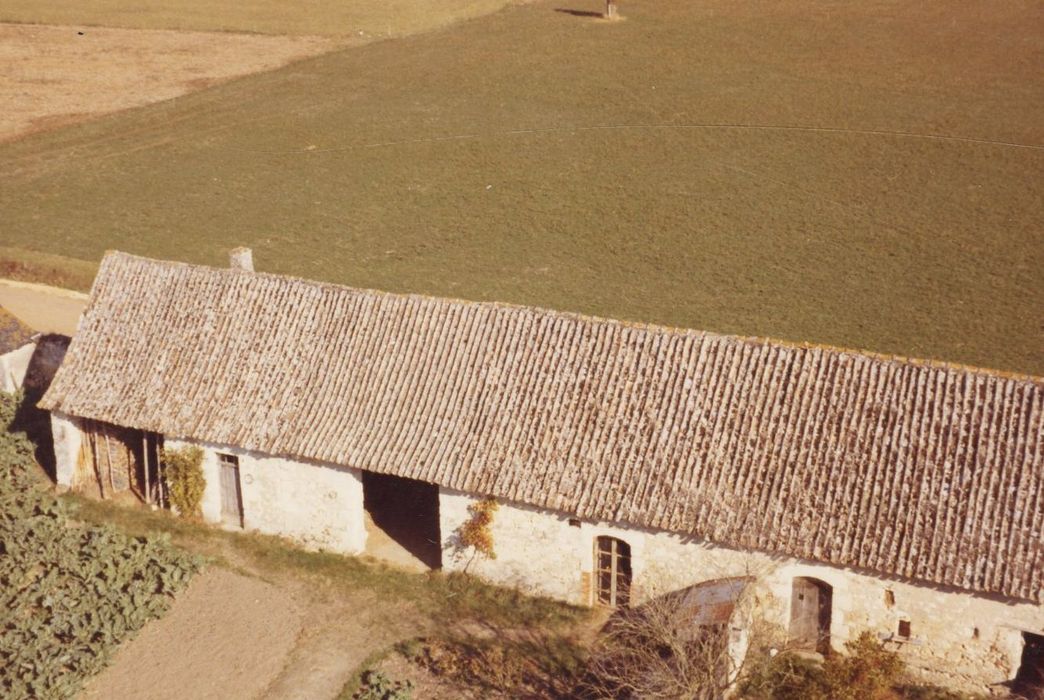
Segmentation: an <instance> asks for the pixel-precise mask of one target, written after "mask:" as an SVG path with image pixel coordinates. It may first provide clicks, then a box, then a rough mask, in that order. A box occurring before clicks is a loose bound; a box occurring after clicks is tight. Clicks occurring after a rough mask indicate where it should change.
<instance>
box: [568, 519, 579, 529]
mask: <svg viewBox="0 0 1044 700" xmlns="http://www.w3.org/2000/svg"><path fill="white" fill-rule="evenodd" d="M569 527H580V518H570V519H569Z"/></svg>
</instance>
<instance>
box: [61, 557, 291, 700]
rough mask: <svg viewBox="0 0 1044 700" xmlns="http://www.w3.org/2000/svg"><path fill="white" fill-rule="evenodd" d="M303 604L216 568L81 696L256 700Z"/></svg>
mask: <svg viewBox="0 0 1044 700" xmlns="http://www.w3.org/2000/svg"><path fill="white" fill-rule="evenodd" d="M304 617H305V613H304V610H302V605H301V604H300V602H299V601H297V600H295V599H294V597H293V596H292V595H288V594H287V591H286V590H284V589H281V588H278V587H276V586H273V585H272V584H269V583H265V582H263V581H261V580H259V579H255V578H250V577H247V576H241V575H239V574H234V573H232V572H230V571H227V570H225V569H220V568H211V569H210V570H208V571H207V572H205V573H203V574H202V575H200V576H199V577H197V578H196V579H195V580H194V581H193V582H192V584H191V585H190V586H189V588H188V590H187V591H185V592H184V593H183V594H182V595H181V596H180V597H179V598H178V599H177V600H176V601H175V603H174V606H173V607H172V608H171V610H170V612H168V613H167V615H166V616H165V617H163V618H161V619H160V620H157V621H155V622H153V623H151V624H149V625H147V626H146V627H145V629H143V630H142V631H141V633H140V634H139V635H138V636H137V637H135V638H134V639H133V640H132V641H131V642H130V643H128V644H125V645H124V646H122V647H121V648H120V649H119V650H118V651H117V652H116V656H115V658H114V660H113V663H112V665H111V666H109V667H108V668H107V669H105V670H104V671H102V672H101V673H100V674H99V675H97V676H95V677H94V678H93V679H91V681H90V682H89V683H88V684H87V687H86V688H85V689H84V692H83V694H82V697H83V698H152V699H154V700H167V699H169V700H185V698H233V697H235V698H257V697H261V696H262V693H263V691H264V690H265V688H266V687H267V686H268V684H269V683H270V682H271V681H272V680H273V679H274V678H275V677H276V675H278V673H279V671H280V669H281V668H282V667H283V665H284V662H285V659H286V658H287V656H288V655H289V654H290V652H291V651H292V649H293V647H294V645H295V643H296V640H297V638H298V636H299V635H300V634H301V631H302V629H303V627H304Z"/></svg>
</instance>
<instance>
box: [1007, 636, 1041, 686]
mask: <svg viewBox="0 0 1044 700" xmlns="http://www.w3.org/2000/svg"><path fill="white" fill-rule="evenodd" d="M1022 640H1023V647H1022V662H1021V663H1020V664H1019V671H1018V673H1017V674H1015V680H1014V681H1013V682H1012V684H1011V686H1012V687H1011V689H1012V690H1013V691H1014V692H1015V694H1016V696H1018V697H1026V698H1039V697H1044V635H1039V634H1033V633H1032V632H1023V633H1022Z"/></svg>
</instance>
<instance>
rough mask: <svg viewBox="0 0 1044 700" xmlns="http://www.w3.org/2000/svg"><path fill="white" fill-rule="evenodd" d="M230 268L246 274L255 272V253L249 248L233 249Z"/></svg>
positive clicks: (230, 255) (230, 256) (229, 261)
mask: <svg viewBox="0 0 1044 700" xmlns="http://www.w3.org/2000/svg"><path fill="white" fill-rule="evenodd" d="M228 263H229V267H231V268H232V269H233V270H243V271H245V272H253V271H254V251H252V250H250V249H249V248H233V249H232V250H231V251H229V254H228Z"/></svg>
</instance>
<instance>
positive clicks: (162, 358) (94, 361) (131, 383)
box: [42, 251, 1044, 690]
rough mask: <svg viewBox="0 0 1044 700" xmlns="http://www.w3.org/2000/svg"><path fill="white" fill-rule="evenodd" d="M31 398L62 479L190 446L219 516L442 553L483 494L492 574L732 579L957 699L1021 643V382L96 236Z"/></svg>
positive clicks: (1036, 550) (1033, 627)
mask: <svg viewBox="0 0 1044 700" xmlns="http://www.w3.org/2000/svg"><path fill="white" fill-rule="evenodd" d="M236 261H238V262H236ZM42 405H43V406H44V407H45V408H47V409H49V410H51V411H52V421H53V430H54V437H55V452H56V455H55V456H56V462H57V475H58V481H59V484H60V486H62V487H66V488H95V487H97V486H98V483H101V489H102V491H103V492H104V490H105V489H106V488H108V489H116V490H118V489H119V488H120V484H121V483H122V484H123V487H124V488H135V490H137V491H139V495H141V496H143V498H145V499H146V500H153V499H155V498H158V497H160V495H161V490H162V489H161V488H159V487H158V486H157V481H158V476H159V473H158V471H157V467H156V460H157V457H158V447H159V446H160V445H161V444H162V445H164V446H165V448H166V449H171V448H174V447H177V446H180V445H186V444H192V445H197V446H200V447H201V448H202V449H203V451H204V455H205V459H204V473H205V476H206V480H207V487H206V493H205V496H204V502H203V515H204V517H205V519H206V520H208V521H211V522H214V523H222V524H223V525H224V526H225V527H230V528H244V529H247V530H257V531H261V532H265V533H273V534H278V535H283V536H286V537H289V538H292V539H294V540H296V541H298V542H299V543H301V544H303V545H305V546H308V547H312V548H319V549H324V550H331V551H336V552H343V553H345V554H355V553H361V552H365V551H367V546H368V542H367V538H368V527H367V520H368V519H371V520H372V521H373V522H375V523H376V524H377V525H378V526H379V527H380V529H381V531H382V533H383V534H384V535H385V536H390V537H392V538H394V539H396V540H398V541H400V542H401V543H402V544H403V546H405V547H407V548H408V549H410V550H411V551H412V552H413V553H414V554H415V556H416V557H417V558H418V559H420V560H422V561H424V562H425V563H426V564H427V565H428V566H431V567H441V568H444V569H449V570H452V569H459V568H461V567H463V566H464V564H465V563H466V562H467V561H468V560H469V559H471V557H470V555H468V553H467V552H464V553H463V554H464V556H461V552H459V551H457V550H458V549H459V547H458V546H457V545H459V543H458V542H457V540H456V537H457V532H458V529H459V528H460V526H461V525H462V524H463V523H464V522H465V521H467V520H468V519H469V517H470V513H469V507H471V506H474V505H475V504H476V503H478V502H480V501H482V500H485V499H495V501H496V502H497V503H498V504H499V508H498V510H497V511H496V512H495V514H494V519H493V524H492V532H493V537H494V542H495V549H496V558H495V559H486V558H483V557H476V558H475V559H474V562H473V563H472V564H471V568H470V571H473V572H474V573H476V574H478V575H479V576H482V577H484V578H486V579H488V580H490V581H494V582H498V583H503V584H507V585H512V586H519V587H521V588H523V589H525V590H527V591H530V592H534V593H541V594H545V595H548V596H553V597H555V598H559V599H562V600H566V601H570V602H572V603H576V604H580V605H593V604H605V605H623V604H628V603H636V602H640V601H642V600H645V599H647V598H649V597H650V596H656V595H660V594H663V593H667V592H671V591H677V590H680V589H684V588H686V587H690V586H693V585H695V584H701V583H704V582H707V581H711V580H714V579H725V578H729V577H733V578H734V577H748V579H754V580H756V581H757V585H758V586H760V587H761V590H763V591H764V593H765V595H763V596H760V597H759V599H760V600H761V607H760V611H759V615H761V617H762V618H763V619H764V620H766V621H768V622H770V623H771V624H773V625H775V626H776V627H777V628H778V629H781V630H783V631H784V632H785V633H786V634H787V635H789V638H790V640H791V643H792V644H794V645H797V646H808V647H819V648H822V647H823V646H824V645H831V646H833V647H834V648H841V647H842V644H843V642H844V641H846V640H848V639H851V638H853V637H854V636H855V635H857V634H859V633H860V632H861V631H863V630H871V631H873V632H875V633H877V634H878V636H879V637H880V638H881V639H883V640H885V641H886V643H887V644H888V645H889V646H890V647H891V648H894V649H896V650H898V651H899V652H900V653H901V654H902V656H903V657H904V659H905V660H906V662H907V663H908V664H909V666H910V667H911V668H913V669H915V670H917V671H918V672H920V673H922V674H923V676H924V677H925V679H927V680H932V681H935V682H942V683H945V684H948V685H951V686H954V687H959V688H965V689H978V690H982V689H985V688H986V687H987V686H989V685H992V684H999V683H1005V682H1010V681H1012V680H1013V679H1018V680H1022V681H1025V680H1026V679H1027V678H1030V677H1031V675H1032V673H1033V666H1034V665H1036V664H1038V663H1039V662H1040V660H1041V653H1042V652H1041V648H1042V646H1044V645H1042V635H1044V571H1042V565H1044V554H1042V553H1044V537H1042V533H1044V381H1042V380H1041V379H1040V378H1034V377H1020V376H1011V375H1003V374H1000V373H996V372H989V371H983V370H976V369H970V368H966V367H958V366H952V365H946V364H940V363H931V362H918V361H913V360H907V359H902V358H894V357H884V356H877V355H870V354H866V353H860V352H853V351H846V350H839V349H834V348H824V347H817V346H806V345H797V344H789V343H782V342H776V341H768V340H762V339H753V338H739V337H730V336H723V335H717V334H713V333H708V332H701V331H694V330H682V329H674V328H664V327H658V326H651V325H639V324H632V323H624V322H620V321H613V320H607V319H600V318H591V317H587V316H580V315H576V314H568V313H560V312H555V311H548V310H542V309H534V308H525V307H519V306H508V305H502V304H493V303H474V302H466V301H459V300H450V299H437V298H429V297H421V296H406V295H398V294H390V293H383V292H375V291H368V290H360V289H353V288H349V287H343V286H336V285H331V284H321V283H317V282H310V281H305V280H300V279H294V278H289V277H282V276H276V275H270V274H263V273H258V272H254V271H253V270H252V265H251V264H250V262H249V254H248V253H246V252H244V251H239V252H238V253H237V255H236V256H235V257H234V264H233V267H232V268H231V269H216V268H209V267H202V266H195V265H187V264H181V263H175V262H161V261H154V260H148V259H144V258H140V257H134V256H131V255H127V254H122V253H110V254H108V255H107V256H106V257H105V259H104V261H103V262H102V265H101V269H100V272H99V274H98V277H97V279H96V281H95V284H94V288H93V290H92V292H91V296H90V301H89V303H88V305H87V308H86V310H85V312H84V314H83V317H82V319H81V322H80V327H79V330H78V332H77V334H76V336H75V338H74V339H73V342H72V344H71V346H70V348H69V351H68V354H67V356H66V358H65V361H64V363H63V365H62V367H61V369H60V370H59V372H58V374H57V376H56V377H55V380H54V382H53V384H52V385H51V387H50V390H49V391H48V393H47V395H46V396H45V397H44V400H43V402H42ZM114 445H115V446H116V447H115V448H114ZM121 451H122V454H123V457H120V453H121ZM114 454H115V457H114V456H113V455H114ZM103 466H104V467H106V468H107V469H108V472H107V473H104V472H103V470H102V467H103ZM114 475H118V478H116V477H115V476H114ZM96 482H97V483H96ZM105 482H107V483H105ZM369 531H370V533H371V538H372V536H373V535H372V533H373V532H374V530H373V528H372V527H371V528H369Z"/></svg>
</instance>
